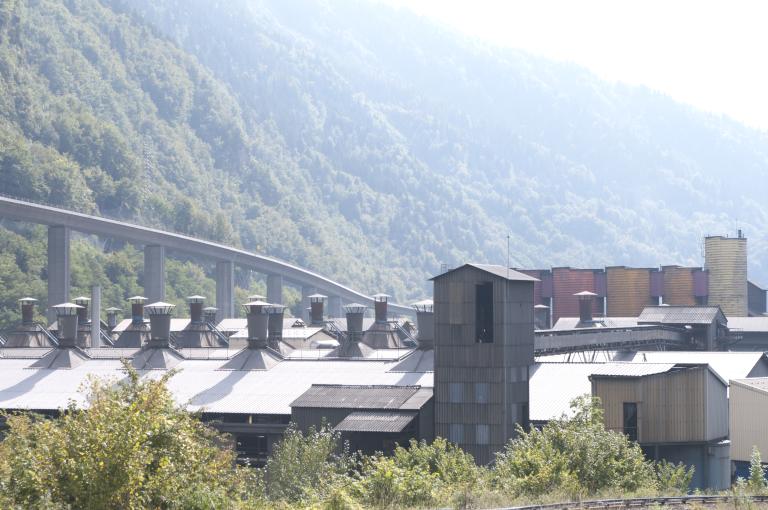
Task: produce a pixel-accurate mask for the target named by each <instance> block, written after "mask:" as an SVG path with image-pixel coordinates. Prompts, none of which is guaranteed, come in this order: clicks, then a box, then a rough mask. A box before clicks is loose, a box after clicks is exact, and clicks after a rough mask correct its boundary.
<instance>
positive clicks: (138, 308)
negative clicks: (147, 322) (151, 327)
mask: <svg viewBox="0 0 768 510" xmlns="http://www.w3.org/2000/svg"><path fill="white" fill-rule="evenodd" d="M128 301H130V302H131V322H132V323H133V324H144V303H146V302H147V298H145V297H144V296H133V297H129V298H128Z"/></svg>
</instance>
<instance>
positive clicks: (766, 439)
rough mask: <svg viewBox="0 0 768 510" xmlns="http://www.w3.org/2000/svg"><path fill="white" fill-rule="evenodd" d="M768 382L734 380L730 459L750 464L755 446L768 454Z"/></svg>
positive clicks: (763, 454) (762, 380)
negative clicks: (767, 425)
mask: <svg viewBox="0 0 768 510" xmlns="http://www.w3.org/2000/svg"><path fill="white" fill-rule="evenodd" d="M766 383H768V379H764V378H760V379H745V380H741V381H731V387H730V398H729V406H730V409H729V411H730V412H729V413H728V414H729V417H730V426H729V430H730V439H731V459H733V460H737V461H742V462H749V460H750V458H751V454H752V447H753V446H755V447H757V449H758V450H759V451H760V455H761V456H762V457H763V458H765V456H767V455H768V434H766V433H765V423H766V422H768V388H766Z"/></svg>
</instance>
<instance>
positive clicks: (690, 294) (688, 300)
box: [662, 266, 703, 306]
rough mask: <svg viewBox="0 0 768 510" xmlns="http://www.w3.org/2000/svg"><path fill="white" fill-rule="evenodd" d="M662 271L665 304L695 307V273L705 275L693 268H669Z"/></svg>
mask: <svg viewBox="0 0 768 510" xmlns="http://www.w3.org/2000/svg"><path fill="white" fill-rule="evenodd" d="M662 269H663V275H664V297H663V301H664V303H665V304H668V305H673V306H694V305H695V304H696V292H695V289H694V272H698V273H700V274H703V273H702V272H701V271H700V270H699V269H698V268H693V267H679V266H667V267H664V268H662Z"/></svg>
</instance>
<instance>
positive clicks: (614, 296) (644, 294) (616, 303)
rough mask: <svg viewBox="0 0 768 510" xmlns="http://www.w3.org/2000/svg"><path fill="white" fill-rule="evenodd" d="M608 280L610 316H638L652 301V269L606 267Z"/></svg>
mask: <svg viewBox="0 0 768 510" xmlns="http://www.w3.org/2000/svg"><path fill="white" fill-rule="evenodd" d="M605 272H606V274H607V280H608V296H607V298H606V299H607V300H608V303H607V308H608V316H609V317H637V316H638V315H640V312H642V311H643V308H645V307H646V306H648V305H650V304H653V302H652V301H651V270H650V269H644V268H632V267H607V268H605Z"/></svg>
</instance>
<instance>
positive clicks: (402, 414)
mask: <svg viewBox="0 0 768 510" xmlns="http://www.w3.org/2000/svg"><path fill="white" fill-rule="evenodd" d="M432 393H433V392H432V388H423V387H421V386H383V385H323V384H313V385H312V386H311V387H310V388H309V389H308V390H307V391H305V392H304V393H303V394H302V395H300V396H299V397H298V398H297V399H296V400H294V401H293V402H292V403H291V420H292V421H293V422H294V423H296V426H297V427H298V428H299V429H300V430H304V431H306V430H308V429H310V428H311V427H314V428H316V429H317V428H319V427H321V426H323V425H324V424H327V425H329V426H331V427H333V428H334V430H336V431H338V432H341V433H342V437H343V438H344V439H345V440H347V441H349V444H350V447H351V448H352V450H361V451H364V452H367V453H373V452H376V451H383V452H391V451H392V450H394V448H395V446H396V445H398V444H400V445H405V444H407V443H408V441H409V440H410V439H412V438H413V439H419V440H420V439H426V440H431V439H433V438H434V429H433V417H434V411H433V402H432Z"/></svg>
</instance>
